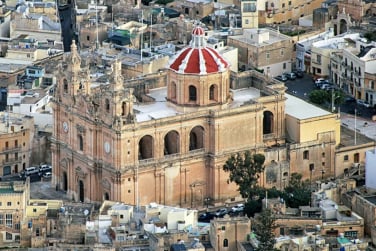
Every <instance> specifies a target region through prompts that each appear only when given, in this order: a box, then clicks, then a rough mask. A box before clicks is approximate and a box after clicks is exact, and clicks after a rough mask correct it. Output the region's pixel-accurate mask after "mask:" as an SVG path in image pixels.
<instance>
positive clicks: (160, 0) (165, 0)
mask: <svg viewBox="0 0 376 251" xmlns="http://www.w3.org/2000/svg"><path fill="white" fill-rule="evenodd" d="M173 1H174V0H157V1H156V2H155V3H157V4H163V5H166V4H168V3H172V2H173Z"/></svg>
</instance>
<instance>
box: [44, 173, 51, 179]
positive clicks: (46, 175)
mask: <svg viewBox="0 0 376 251" xmlns="http://www.w3.org/2000/svg"><path fill="white" fill-rule="evenodd" d="M51 177H52V173H50V172H47V173H45V174H43V178H44V179H49V178H51Z"/></svg>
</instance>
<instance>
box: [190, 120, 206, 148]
mask: <svg viewBox="0 0 376 251" xmlns="http://www.w3.org/2000/svg"><path fill="white" fill-rule="evenodd" d="M202 148H204V128H203V127H202V126H196V127H194V128H193V129H192V130H191V132H190V133H189V151H192V150H196V149H202Z"/></svg>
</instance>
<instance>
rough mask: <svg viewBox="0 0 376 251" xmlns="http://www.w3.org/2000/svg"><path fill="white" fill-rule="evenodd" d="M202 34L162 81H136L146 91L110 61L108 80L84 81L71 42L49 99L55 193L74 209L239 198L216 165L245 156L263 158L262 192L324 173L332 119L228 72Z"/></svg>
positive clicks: (335, 124) (255, 79)
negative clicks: (77, 204)
mask: <svg viewBox="0 0 376 251" xmlns="http://www.w3.org/2000/svg"><path fill="white" fill-rule="evenodd" d="M204 35H205V32H204V30H203V28H201V27H200V26H197V27H195V28H194V29H193V31H192V41H191V42H190V44H189V45H188V46H187V47H185V48H184V49H182V50H181V51H180V52H178V53H177V54H176V55H175V56H174V57H173V58H172V59H171V60H170V62H169V64H168V65H167V66H166V69H165V71H164V74H165V75H164V78H163V81H155V82H157V83H159V84H155V85H153V86H146V87H145V85H146V84H145V81H144V82H143V83H140V82H138V83H140V85H144V87H145V88H138V87H137V88H134V85H131V84H130V81H131V80H130V79H128V78H127V76H126V75H125V74H123V71H122V64H121V61H119V60H117V59H115V60H113V62H112V67H111V68H112V70H111V71H110V72H108V73H107V75H106V76H105V77H106V81H99V80H98V79H96V78H94V77H92V74H91V73H90V69H89V64H88V63H87V62H84V60H83V59H82V58H81V56H80V53H79V52H78V50H77V47H76V45H75V43H72V45H71V53H70V54H67V55H66V57H65V59H64V61H63V62H62V63H61V64H60V65H59V66H58V69H57V79H58V83H57V89H56V92H55V96H54V98H53V109H54V130H53V136H52V162H53V163H52V164H53V166H54V172H53V180H52V182H53V183H54V185H55V186H56V189H59V190H64V191H66V192H67V194H68V195H69V196H70V197H71V198H72V200H74V201H82V202H102V201H103V200H114V201H121V202H124V203H127V204H133V205H146V204H148V203H150V202H156V203H160V204H166V205H172V206H181V207H199V206H203V205H205V203H207V202H208V201H210V202H220V201H222V202H223V201H225V200H227V199H231V198H235V197H237V196H239V192H238V191H237V186H236V185H235V184H234V183H230V182H228V173H225V172H224V171H223V165H224V163H225V161H226V160H227V159H228V158H229V157H230V155H231V154H235V153H238V152H243V151H245V150H250V151H251V152H253V153H262V154H264V155H265V157H266V162H265V171H264V173H263V174H262V176H261V178H260V185H261V186H264V187H273V186H275V187H277V188H281V189H282V188H283V187H284V186H285V185H287V184H288V181H289V177H290V175H291V173H293V172H299V173H302V174H303V175H304V177H305V178H307V177H310V176H311V178H312V175H313V176H314V177H313V178H318V177H321V173H320V172H317V171H316V172H314V173H313V170H324V169H325V175H326V176H328V177H329V176H331V175H332V172H333V168H334V167H333V159H334V154H333V153H334V149H335V146H336V145H338V143H339V134H340V132H339V131H340V123H339V118H338V117H337V115H336V114H332V113H329V112H327V111H324V110H322V109H319V108H316V107H314V106H312V105H310V106H309V108H307V104H306V103H305V102H303V101H301V100H298V99H297V98H294V97H292V96H290V95H288V94H287V93H285V91H286V87H285V86H284V84H283V83H281V82H279V81H276V80H274V79H271V78H269V77H267V76H264V75H263V74H261V73H258V72H255V71H247V72H240V73H233V72H231V71H230V64H229V62H228V61H227V60H226V59H225V58H224V57H223V56H221V55H220V54H219V53H218V52H217V51H216V50H215V49H213V48H210V47H207V46H206V39H205V36H204ZM158 77H159V74H156V76H155V78H158ZM161 82H162V83H161ZM136 89H137V90H136ZM140 89H142V91H140ZM297 109H298V110H297ZM307 109H308V110H307ZM287 110H290V113H288V111H287Z"/></svg>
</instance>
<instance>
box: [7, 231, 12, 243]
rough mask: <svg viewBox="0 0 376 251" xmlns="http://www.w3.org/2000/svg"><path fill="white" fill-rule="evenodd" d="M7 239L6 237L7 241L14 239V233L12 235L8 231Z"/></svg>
mask: <svg viewBox="0 0 376 251" xmlns="http://www.w3.org/2000/svg"><path fill="white" fill-rule="evenodd" d="M5 239H6V240H7V241H11V240H12V239H13V235H12V234H11V233H8V232H6V234H5Z"/></svg>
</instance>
